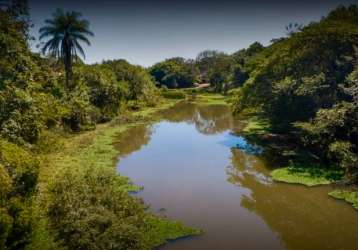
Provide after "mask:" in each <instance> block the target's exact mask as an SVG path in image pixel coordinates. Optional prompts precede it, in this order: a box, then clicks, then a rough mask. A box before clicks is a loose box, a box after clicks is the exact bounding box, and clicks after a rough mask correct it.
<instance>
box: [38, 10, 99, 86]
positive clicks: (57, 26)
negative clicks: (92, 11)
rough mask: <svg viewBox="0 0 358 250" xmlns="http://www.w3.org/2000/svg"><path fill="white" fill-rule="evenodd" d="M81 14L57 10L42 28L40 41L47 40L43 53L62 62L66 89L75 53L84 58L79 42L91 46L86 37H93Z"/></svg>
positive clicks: (68, 84)
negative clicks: (47, 53)
mask: <svg viewBox="0 0 358 250" xmlns="http://www.w3.org/2000/svg"><path fill="white" fill-rule="evenodd" d="M81 17H82V14H81V13H79V12H76V11H71V12H63V10H61V9H57V11H56V12H55V13H53V16H52V19H47V20H45V23H46V26H44V27H42V28H41V29H40V30H39V32H40V40H43V39H45V38H49V39H48V40H47V41H46V42H45V44H44V45H43V47H42V51H43V53H46V52H47V51H48V52H49V53H50V54H51V55H52V56H54V57H57V58H59V59H62V60H63V64H64V66H65V70H66V87H67V88H68V89H70V88H71V87H72V86H70V81H71V80H72V62H73V60H74V58H76V57H77V53H79V54H80V55H81V56H83V57H85V53H84V50H83V48H82V47H81V45H80V42H84V43H86V44H87V45H91V43H90V41H89V40H88V36H93V33H92V32H91V31H90V30H89V22H88V21H87V20H84V19H80V18H81Z"/></svg>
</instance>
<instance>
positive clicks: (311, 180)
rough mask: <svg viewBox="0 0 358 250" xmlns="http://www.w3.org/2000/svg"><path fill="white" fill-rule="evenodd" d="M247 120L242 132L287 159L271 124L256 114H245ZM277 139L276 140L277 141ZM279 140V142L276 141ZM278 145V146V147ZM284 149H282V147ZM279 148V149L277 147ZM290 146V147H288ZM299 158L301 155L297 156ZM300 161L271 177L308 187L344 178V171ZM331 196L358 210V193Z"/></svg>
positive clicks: (289, 164) (275, 172)
mask: <svg viewBox="0 0 358 250" xmlns="http://www.w3.org/2000/svg"><path fill="white" fill-rule="evenodd" d="M243 117H244V119H246V125H245V127H244V128H243V129H242V132H243V133H244V134H245V135H247V136H248V137H252V138H255V139H258V140H259V141H261V142H262V143H263V144H265V145H266V146H268V147H270V146H272V145H274V146H275V147H273V148H275V149H276V151H277V150H281V151H280V152H276V157H277V155H278V156H279V157H280V155H281V158H284V157H286V155H284V154H285V150H286V149H285V146H286V145H285V141H279V140H280V139H279V138H280V136H276V137H275V136H274V134H271V132H270V124H269V123H268V122H267V121H266V120H264V119H262V118H260V117H258V116H257V115H256V114H255V112H253V113H252V114H251V113H249V114H248V115H245V114H243ZM247 117H248V118H247ZM275 138H276V139H275ZM277 139H278V141H276V140H277ZM277 143H278V145H277ZM280 144H282V145H284V147H282V145H280ZM276 146H277V147H276ZM287 146H288V145H287ZM296 146H297V145H296ZM294 155H295V156H296V158H297V157H298V158H299V155H296V154H294ZM298 162H299V159H295V160H293V161H290V163H288V164H287V165H286V166H284V167H280V168H277V169H275V170H273V171H271V177H272V179H273V180H274V181H276V182H281V183H288V184H298V185H305V186H307V187H314V186H319V185H330V184H334V183H335V182H337V181H340V180H342V178H343V176H344V171H343V169H332V168H329V167H328V168H327V167H320V166H317V165H316V164H315V163H313V162H310V161H307V159H306V160H305V162H306V163H305V164H300V163H298ZM329 195H330V196H331V197H333V198H336V199H340V200H344V201H346V202H348V203H350V204H352V205H353V207H354V208H356V209H358V194H357V192H356V191H347V190H346V191H344V190H335V191H333V192H331V193H329Z"/></svg>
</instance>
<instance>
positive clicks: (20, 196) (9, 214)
mask: <svg viewBox="0 0 358 250" xmlns="http://www.w3.org/2000/svg"><path fill="white" fill-rule="evenodd" d="M38 168H39V163H38V161H37V159H36V158H34V157H33V156H31V154H30V153H29V152H27V151H25V150H24V149H22V148H20V147H19V146H17V145H15V144H13V143H10V142H6V141H2V140H1V141H0V181H1V187H0V195H1V196H0V248H1V249H4V248H9V249H22V248H24V246H25V245H26V244H27V243H28V242H29V239H30V234H31V231H32V223H31V209H30V208H31V205H30V197H31V195H32V194H33V193H34V191H35V188H36V184H37V177H38Z"/></svg>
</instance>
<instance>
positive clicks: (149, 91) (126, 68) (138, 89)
mask: <svg viewBox="0 0 358 250" xmlns="http://www.w3.org/2000/svg"><path fill="white" fill-rule="evenodd" d="M103 65H104V66H105V67H109V68H110V69H111V70H112V71H113V72H114V74H115V75H116V78H117V81H119V82H123V83H122V84H123V87H122V88H123V89H126V88H128V91H127V95H126V98H127V99H128V100H132V101H136V102H141V103H143V105H149V106H153V105H155V103H157V102H158V98H159V92H158V90H157V89H156V87H155V84H154V81H153V79H152V77H151V76H150V74H149V73H148V72H147V71H146V70H145V69H144V68H142V67H140V66H135V65H131V64H129V63H128V62H127V61H125V60H112V61H105V62H103ZM124 83H126V84H124Z"/></svg>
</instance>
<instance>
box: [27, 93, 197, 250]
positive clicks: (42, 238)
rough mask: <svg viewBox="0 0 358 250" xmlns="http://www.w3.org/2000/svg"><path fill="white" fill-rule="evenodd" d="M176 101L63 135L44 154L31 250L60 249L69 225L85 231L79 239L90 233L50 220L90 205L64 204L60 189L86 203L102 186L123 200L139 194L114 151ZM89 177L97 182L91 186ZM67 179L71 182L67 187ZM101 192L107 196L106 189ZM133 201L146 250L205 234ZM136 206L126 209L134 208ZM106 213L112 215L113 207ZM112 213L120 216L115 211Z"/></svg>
mask: <svg viewBox="0 0 358 250" xmlns="http://www.w3.org/2000/svg"><path fill="white" fill-rule="evenodd" d="M177 102H178V101H177V100H169V99H165V100H164V101H163V102H162V103H160V104H158V105H157V106H156V107H152V108H150V107H147V108H143V109H141V110H138V111H131V112H127V113H125V114H123V115H122V116H121V117H119V118H117V119H115V120H114V121H112V122H110V123H106V124H101V125H98V126H97V128H96V129H95V130H92V131H87V132H82V133H78V134H71V135H69V134H67V135H63V136H59V137H58V138H57V141H56V144H57V145H60V146H59V147H58V149H56V150H55V151H53V152H49V153H42V154H40V155H39V158H40V159H41V165H40V172H39V185H38V193H37V195H36V197H35V199H34V205H33V210H34V214H35V215H36V218H35V219H34V221H35V223H34V224H35V228H34V232H33V235H32V238H33V240H32V242H33V243H32V244H31V245H30V246H29V249H53V248H56V249H60V248H61V247H62V245H61V244H59V243H58V239H59V238H61V237H63V235H64V233H62V231H63V230H64V229H66V228H64V227H67V229H69V228H70V229H76V230H77V231H81V230H83V232H82V231H81V232H80V235H81V236H80V238H81V237H83V236H84V235H85V234H86V232H85V230H88V229H85V228H79V227H76V226H73V227H71V225H69V226H67V225H62V227H63V228H60V227H58V225H55V224H54V221H51V215H50V214H51V212H52V211H50V210H51V209H52V210H53V209H54V208H58V206H59V205H68V206H75V207H76V206H77V208H76V209H77V210H84V211H85V210H86V207H82V206H86V205H88V204H87V202H86V201H84V200H82V201H80V202H74V201H68V200H65V201H60V200H59V199H61V198H65V199H66V197H63V196H60V195H61V194H58V193H56V192H58V188H59V187H66V190H63V191H64V192H63V193H65V195H66V196H67V197H68V196H71V195H73V196H74V198H76V196H79V197H80V196H82V195H83V199H87V197H88V193H91V192H92V191H93V190H101V187H100V186H98V185H107V186H108V187H106V189H113V193H112V194H111V195H112V196H118V198H120V196H121V197H122V196H123V194H124V193H125V196H128V197H129V194H128V192H129V191H137V190H139V187H136V186H134V185H132V184H131V182H130V180H128V179H127V178H125V177H122V176H119V175H117V173H116V169H115V167H114V166H115V164H116V162H117V160H118V159H117V158H116V157H117V156H118V155H119V153H120V152H118V150H117V149H116V147H115V143H116V142H117V140H118V136H119V135H120V134H121V133H123V132H125V131H126V130H128V129H129V128H130V127H133V126H136V125H138V124H140V123H144V122H149V121H151V120H152V119H155V118H154V117H155V114H156V113H158V112H160V111H162V110H165V109H168V108H169V107H171V106H173V105H175V104H176V103H177ZM88 176H90V178H94V179H96V180H97V181H95V182H93V181H91V182H89V181H88V179H87V178H88ZM101 177H105V178H109V179H111V181H108V182H101V180H100V179H101ZM71 180H76V183H72V182H71ZM66 181H68V183H65V182H66ZM84 186H86V187H88V188H89V190H83V191H81V188H83V187H84ZM102 191H104V192H105V191H106V190H102ZM85 192H87V194H86V193H85ZM91 195H92V196H93V197H95V198H96V199H98V200H100V199H103V197H102V195H101V194H100V193H93V194H91ZM93 197H92V198H93ZM128 197H124V198H123V199H124V201H126V202H129V203H130V204H131V206H134V207H133V210H134V211H133V212H132V211H128V213H131V212H132V213H133V214H132V216H138V217H141V218H140V219H138V221H136V222H135V223H132V221H129V222H128V223H129V224H131V223H132V224H135V225H138V228H137V229H135V230H137V231H138V232H136V233H139V234H140V235H141V236H140V237H141V238H142V241H144V242H145V245H146V246H147V247H150V248H153V247H156V246H159V245H161V244H164V243H165V242H166V241H167V240H173V239H177V238H180V237H184V236H188V235H197V234H200V233H201V231H200V230H196V229H192V228H189V227H185V226H184V225H183V224H181V223H180V222H175V221H170V220H168V219H166V218H161V217H157V216H155V215H153V214H151V213H150V212H147V211H145V210H146V209H145V206H143V205H140V204H139V201H136V200H135V199H131V198H128ZM107 198H108V197H107ZM108 199H109V200H110V201H111V202H115V201H116V199H114V200H113V199H112V198H108ZM117 200H118V199H117ZM133 200H134V201H133ZM61 203H64V204H61ZM99 203H100V202H99ZM138 204H139V205H138ZM112 205H113V204H112ZM112 205H111V206H112ZM96 206H97V207H99V206H100V207H103V204H96ZM105 206H106V205H105ZM131 206H129V207H128V208H124V209H125V210H128V209H129V210H130V209H131ZM61 209H62V208H61ZM73 209H74V208H72V210H73ZM105 210H107V212H112V211H110V210H111V209H108V208H106V209H105ZM136 211H137V212H136ZM103 212H104V211H103ZM70 213H71V212H70ZM86 213H88V211H86ZM136 213H137V214H136ZM112 215H113V216H116V214H113V213H112ZM68 216H72V217H68ZM117 217H118V215H117ZM62 219H64V220H67V223H69V224H71V223H73V224H75V223H80V222H81V220H82V219H83V218H82V216H78V215H73V214H72V215H71V214H70V215H63V217H62ZM121 219H123V218H121ZM124 219H125V218H124ZM139 224H144V225H139ZM132 230H133V229H132ZM61 234H62V235H61ZM137 236H138V235H137ZM133 237H134V236H133Z"/></svg>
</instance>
